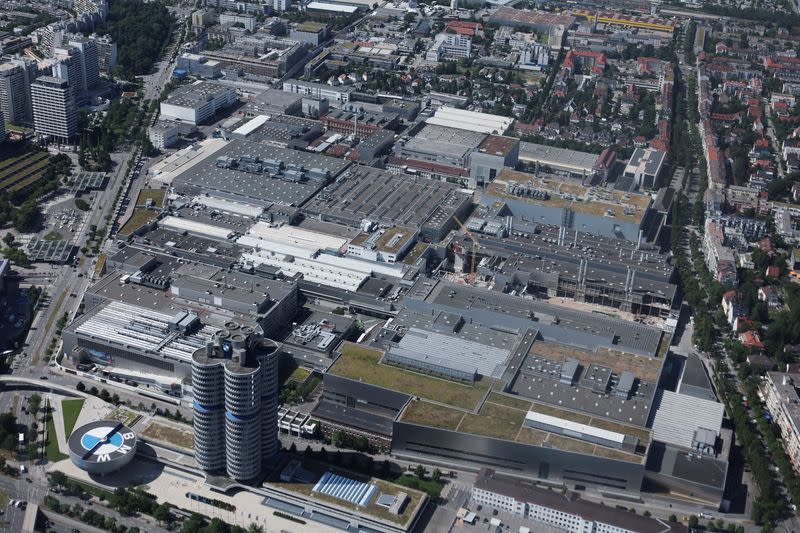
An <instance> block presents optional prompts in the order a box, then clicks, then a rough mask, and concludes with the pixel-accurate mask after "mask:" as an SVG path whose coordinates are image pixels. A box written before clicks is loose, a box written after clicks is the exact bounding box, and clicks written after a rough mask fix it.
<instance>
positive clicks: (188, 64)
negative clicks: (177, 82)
mask: <svg viewBox="0 0 800 533" xmlns="http://www.w3.org/2000/svg"><path fill="white" fill-rule="evenodd" d="M175 68H176V69H181V70H184V71H186V73H187V74H189V75H190V76H197V77H198V78H206V79H214V78H219V77H220V76H221V75H222V67H221V66H220V62H219V61H217V60H215V59H209V58H208V57H206V56H203V55H199V54H190V53H188V52H187V53H183V54H181V55H180V56H179V57H178V61H177V62H176V64H175Z"/></svg>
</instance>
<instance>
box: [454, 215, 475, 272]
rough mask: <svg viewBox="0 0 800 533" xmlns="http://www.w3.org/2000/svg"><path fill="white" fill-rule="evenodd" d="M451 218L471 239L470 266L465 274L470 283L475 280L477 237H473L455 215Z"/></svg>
mask: <svg viewBox="0 0 800 533" xmlns="http://www.w3.org/2000/svg"><path fill="white" fill-rule="evenodd" d="M453 220H455V221H456V223H457V224H458V225H459V227H460V228H461V229H462V230H464V234H465V235H466V236H467V237H469V238H470V240H471V241H472V266H471V267H470V273H469V274H468V275H467V281H469V282H470V283H472V282H474V281H475V276H476V274H477V272H476V270H475V259H476V256H477V253H478V239H476V238H475V236H474V235H473V234H472V233H471V232H470V231H469V230H468V229H467V228H466V226H464V224H462V223H461V221H460V220H458V218H457V217H453Z"/></svg>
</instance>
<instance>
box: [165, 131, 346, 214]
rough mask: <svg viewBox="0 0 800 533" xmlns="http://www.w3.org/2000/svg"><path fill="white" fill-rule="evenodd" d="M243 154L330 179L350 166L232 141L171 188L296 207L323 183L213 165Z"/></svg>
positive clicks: (177, 177)
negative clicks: (323, 174) (320, 172)
mask: <svg viewBox="0 0 800 533" xmlns="http://www.w3.org/2000/svg"><path fill="white" fill-rule="evenodd" d="M243 155H250V156H256V157H259V158H260V159H261V160H267V159H272V160H276V161H283V162H284V163H285V164H287V165H289V164H292V165H297V166H303V167H304V168H306V169H314V168H318V169H322V170H328V171H330V174H331V176H338V175H339V174H340V173H341V172H342V171H343V170H344V169H345V168H347V166H348V165H349V164H350V163H349V162H347V161H344V160H341V159H336V158H333V157H326V156H321V155H316V154H310V153H306V152H298V151H296V150H287V149H285V148H278V147H275V146H270V145H268V144H261V143H254V142H250V141H246V140H241V139H234V140H232V141H231V142H230V143H228V144H227V145H226V146H225V147H223V148H222V149H220V150H219V151H217V152H215V153H214V155H213V156H210V157H206V158H205V159H204V160H203V161H201V162H200V163H198V164H196V165H194V166H193V167H191V168H190V169H188V170H186V171H185V172H183V173H182V174H180V175H178V176H176V177H175V179H174V180H173V186H174V187H175V188H176V190H178V191H179V192H188V193H190V194H196V193H201V192H206V191H216V192H218V193H219V195H220V196H222V197H223V198H226V197H227V198H233V199H236V198H239V199H250V200H257V201H261V202H272V203H277V204H282V205H295V206H299V205H301V204H303V203H304V202H306V201H307V200H308V199H309V198H311V197H312V196H313V195H314V193H316V192H317V191H318V190H319V189H320V188H321V187H322V185H323V183H321V182H315V181H308V182H301V183H293V182H289V181H285V180H282V179H278V178H273V177H269V176H266V175H263V174H250V173H248V172H244V171H241V170H234V169H226V168H219V167H217V165H216V159H217V158H218V157H222V156H228V157H231V158H234V159H238V158H239V157H241V156H243Z"/></svg>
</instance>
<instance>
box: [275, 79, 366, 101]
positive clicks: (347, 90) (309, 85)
mask: <svg viewBox="0 0 800 533" xmlns="http://www.w3.org/2000/svg"><path fill="white" fill-rule="evenodd" d="M283 90H284V91H285V92H287V93H295V94H301V95H303V96H311V97H313V98H319V99H322V98H327V99H328V101H329V102H331V103H337V104H345V103H347V102H349V101H350V95H351V94H352V93H353V91H354V90H355V89H354V88H353V87H352V86H350V85H348V86H332V85H324V84H322V83H314V82H310V81H301V80H286V81H285V82H283Z"/></svg>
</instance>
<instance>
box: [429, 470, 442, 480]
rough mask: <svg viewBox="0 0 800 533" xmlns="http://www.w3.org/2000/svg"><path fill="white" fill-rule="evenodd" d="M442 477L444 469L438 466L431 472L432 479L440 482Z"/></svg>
mask: <svg viewBox="0 0 800 533" xmlns="http://www.w3.org/2000/svg"><path fill="white" fill-rule="evenodd" d="M441 478H442V471H441V470H439V469H438V468H434V469H433V472H431V479H432V480H434V481H435V482H437V483H438V482H439V480H440V479H441Z"/></svg>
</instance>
